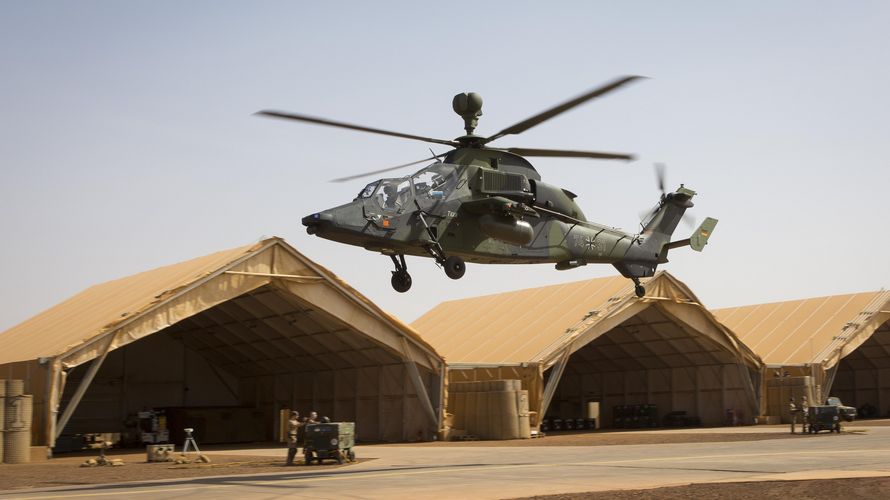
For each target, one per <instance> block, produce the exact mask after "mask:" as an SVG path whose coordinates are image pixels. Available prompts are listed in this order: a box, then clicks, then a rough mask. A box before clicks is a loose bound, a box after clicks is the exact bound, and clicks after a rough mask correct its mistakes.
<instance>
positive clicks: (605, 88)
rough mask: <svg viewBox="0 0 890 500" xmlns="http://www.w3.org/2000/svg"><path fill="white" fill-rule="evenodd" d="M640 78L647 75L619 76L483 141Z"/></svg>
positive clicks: (519, 130) (521, 128)
mask: <svg viewBox="0 0 890 500" xmlns="http://www.w3.org/2000/svg"><path fill="white" fill-rule="evenodd" d="M640 78H645V77H643V76H625V77H622V78H619V79H617V80H614V81H612V82H611V83H608V84H606V85H603V86H602V87H597V88H595V89H593V90H591V91H589V92H587V93H586V94H582V95H579V96H578V97H576V98H574V99H572V100H570V101H566V102H564V103H562V104H560V105H558V106H555V107H552V108H550V109H548V110H546V111H542V112H541V113H538V114H536V115H535V116H532V117H531V118H528V119H526V120H523V121H521V122H519V123H517V124H515V125H513V126H510V127H507V128H505V129H504V130H501V131H500V132H498V133H497V134H494V135H493V136H491V137H489V138H487V139H485V140H484V141H483V143H489V142H491V141H493V140H495V139H499V138H501V137H503V136H505V135H510V134H519V133H522V132H525V131H526V130H528V129H530V128H532V127H534V126H535V125H537V124H539V123H541V122H543V121H546V120H549V119H551V118H553V117H554V116H556V115H558V114H560V113H564V112H566V111H568V110H570V109H572V108H574V107H575V106H578V105H579V104H583V103H585V102H587V101H589V100H591V99H593V98H595V97H599V96H601V95H604V94H608V93H609V92H611V91H613V90H615V89H617V88H619V87H622V86H624V85H626V84H628V83H630V82H632V81H634V80H638V79H640Z"/></svg>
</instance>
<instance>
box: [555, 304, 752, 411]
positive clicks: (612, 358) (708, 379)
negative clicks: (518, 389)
mask: <svg viewBox="0 0 890 500" xmlns="http://www.w3.org/2000/svg"><path fill="white" fill-rule="evenodd" d="M641 306H642V307H637V309H629V310H628V312H627V313H626V315H625V316H623V317H621V316H617V317H616V320H617V321H620V322H619V323H617V324H616V326H614V327H611V328H610V329H608V330H605V331H603V329H602V328H600V329H599V330H595V329H591V330H590V331H588V332H585V333H584V334H583V335H581V336H580V338H582V339H587V338H589V339H590V340H589V341H587V343H586V344H582V345H581V346H580V347H577V348H576V349H574V352H572V354H571V356H570V357H569V359H568V361H567V364H566V367H565V370H564V373H563V375H562V377H561V379H560V380H559V383H558V385H557V387H556V391H555V392H554V397H553V400H552V401H551V403H550V406H549V408H548V410H547V416H548V417H553V418H563V419H566V418H583V417H586V414H585V413H586V408H587V403H589V402H599V403H600V424H601V425H602V426H604V427H611V426H612V425H613V423H614V422H613V419H614V415H613V413H614V411H613V409H614V407H615V406H620V405H638V404H654V405H656V406H657V412H658V415H659V417H662V416H664V415H665V414H667V413H668V412H672V411H685V412H687V415H690V416H696V417H699V418H700V419H701V421H702V424H704V425H722V424H724V423H726V422H727V410H732V412H733V414H734V415H735V416H736V417H740V420H737V421H738V422H739V423H749V422H753V417H754V416H756V414H758V413H759V407H758V404H757V398H758V395H757V393H758V389H759V387H758V386H759V383H758V382H759V380H760V377H761V375H760V371H759V368H760V365H759V364H756V363H752V364H749V363H748V362H746V361H743V360H747V359H748V358H746V357H744V354H745V352H744V351H741V350H740V348H739V347H738V346H737V345H735V344H733V343H732V341H733V339H732V338H731V337H727V336H725V335H724V334H723V332H722V331H721V330H720V329H719V328H717V327H716V326H715V323H714V322H712V321H708V318H707V316H706V315H705V313H704V312H703V311H702V310H701V309H700V308H699V307H697V306H694V305H685V304H673V303H661V304H658V305H651V306H648V307H645V305H642V304H641ZM622 318H623V319H622ZM594 328H596V327H594ZM557 366H558V364H556V365H554V368H555V367H557ZM554 372H555V370H554V369H550V370H548V372H547V374H546V375H547V379H548V381H549V378H550V377H551V376H553V374H554Z"/></svg>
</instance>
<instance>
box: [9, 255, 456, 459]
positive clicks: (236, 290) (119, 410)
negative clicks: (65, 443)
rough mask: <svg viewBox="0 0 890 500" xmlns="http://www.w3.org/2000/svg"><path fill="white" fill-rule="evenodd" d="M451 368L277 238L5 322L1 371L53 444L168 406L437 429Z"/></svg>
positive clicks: (42, 440)
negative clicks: (17, 385) (20, 390)
mask: <svg viewBox="0 0 890 500" xmlns="http://www.w3.org/2000/svg"><path fill="white" fill-rule="evenodd" d="M149 336H152V338H151V339H149V338H148V337H149ZM128 353H129V354H128ZM106 360H107V362H106ZM443 374H444V361H443V359H442V358H441V356H439V355H438V354H437V353H436V351H435V349H433V348H432V347H431V346H430V345H429V344H428V343H426V342H425V341H424V340H423V339H422V338H421V337H420V336H419V335H418V334H417V332H416V331H414V330H413V329H412V328H411V327H410V326H408V325H406V324H404V323H402V322H401V321H399V320H398V319H396V318H394V317H393V316H391V315H389V314H387V313H386V312H384V311H383V310H381V309H380V308H379V307H377V306H376V305H375V304H373V303H372V302H371V301H370V300H368V299H367V298H365V297H364V296H363V295H361V294H360V293H359V292H357V291H356V290H354V289H353V288H352V287H350V286H349V285H348V284H346V283H345V282H343V281H342V280H340V279H339V278H337V277H336V276H335V275H334V274H333V273H331V272H330V271H328V270H327V269H325V268H323V267H321V266H320V265H318V264H316V263H314V262H312V261H311V260H309V259H308V258H306V257H305V256H303V255H302V254H300V253H299V252H298V251H296V250H295V249H294V248H293V247H291V246H290V245H288V244H287V243H286V242H285V241H284V240H282V239H279V238H270V239H266V240H263V241H261V242H259V243H257V244H255V245H249V246H245V247H239V248H234V249H231V250H226V251H223V252H218V253H214V254H211V255H208V256H205V257H200V258H197V259H193V260H189V261H187V262H182V263H179V264H174V265H171V266H166V267H162V268H159V269H155V270H152V271H147V272H144V273H140V274H136V275H133V276H129V277H126V278H122V279H119V280H115V281H110V282H108V283H103V284H100V285H96V286H93V287H91V288H89V289H87V290H84V291H83V292H81V293H79V294H77V295H75V296H73V297H71V298H70V299H68V300H66V301H64V302H62V303H60V304H58V305H56V306H54V307H52V308H50V309H48V310H46V311H44V312H42V313H40V314H38V315H37V316H35V317H33V318H31V319H29V320H27V321H25V322H23V323H21V324H19V325H17V326H15V327H13V328H11V329H10V330H8V331H6V332H4V333H2V334H0V378H24V379H26V380H27V391H28V392H29V393H32V394H34V395H35V398H34V399H35V422H34V425H33V427H32V428H33V431H34V432H33V433H34V440H33V441H34V443H35V444H48V445H50V446H52V445H53V443H54V442H55V439H56V437H57V436H59V435H61V434H62V433H63V432H65V430H66V429H65V428H66V425H68V424H69V423H70V424H71V429H69V431H73V432H114V431H115V429H112V428H109V422H118V423H119V422H120V421H122V420H123V413H126V412H133V411H135V410H138V408H139V406H140V405H154V406H159V405H161V404H164V405H168V406H176V405H185V406H189V405H194V404H204V405H205V406H206V405H230V406H238V405H240V406H245V405H248V406H252V407H255V408H261V409H263V410H265V411H266V418H267V420H268V419H272V418H276V417H277V410H279V409H280V408H281V407H299V408H302V409H304V411H308V409H310V408H315V409H317V410H319V411H320V412H322V411H323V412H324V414H327V415H330V416H331V417H333V418H335V419H341V420H357V421H358V425H357V428H358V433H359V437H360V438H363V439H365V440H390V441H393V440H403V439H414V438H416V437H425V438H430V437H431V436H432V435H433V434H434V433H435V432H436V431H437V430H438V429H439V427H440V424H441V418H442V417H441V415H442V412H441V405H442V403H441V401H442V398H443V392H444V388H443V385H444V378H443ZM69 375H70V376H69ZM140 384H141V385H140ZM85 394H86V395H87V397H86V398H84V395H85ZM171 394H172V395H175V397H173V396H171ZM152 397H154V399H155V400H154V401H152ZM81 400H85V401H86V400H88V401H91V404H89V405H85V406H84V407H80V408H79V407H78V403H80V402H81ZM158 401H162V402H163V403H159V402H158ZM109 408H110V409H109ZM60 412H61V414H60ZM103 412H104V414H103ZM102 419H105V422H104V423H103V422H102ZM75 424H76V425H75ZM262 425H264V426H268V428H269V429H272V428H273V427H274V426H273V425H272V423H271V421H268V422H264V423H263V424H262ZM112 427H113V426H112ZM267 437H269V438H271V437H274V436H268V435H267Z"/></svg>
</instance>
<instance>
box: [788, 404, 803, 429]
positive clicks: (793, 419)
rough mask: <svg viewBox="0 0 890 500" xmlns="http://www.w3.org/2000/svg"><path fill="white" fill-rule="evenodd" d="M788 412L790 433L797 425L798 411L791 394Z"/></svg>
mask: <svg viewBox="0 0 890 500" xmlns="http://www.w3.org/2000/svg"><path fill="white" fill-rule="evenodd" d="M788 412H789V413H790V414H791V434H794V427H795V425H797V414H798V413H800V409H799V408H798V407H797V405H796V404H794V396H791V400H790V401H789V402H788Z"/></svg>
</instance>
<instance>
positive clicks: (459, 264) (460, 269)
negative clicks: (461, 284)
mask: <svg viewBox="0 0 890 500" xmlns="http://www.w3.org/2000/svg"><path fill="white" fill-rule="evenodd" d="M466 271H467V265H466V264H465V263H464V260H463V259H461V258H460V257H455V256H454V255H452V256H451V257H448V258H447V259H445V275H446V276H448V277H449V278H451V279H453V280H459V279H461V278H462V277H463V275H464V273H465V272H466Z"/></svg>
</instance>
